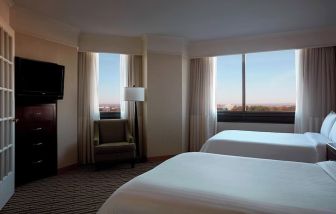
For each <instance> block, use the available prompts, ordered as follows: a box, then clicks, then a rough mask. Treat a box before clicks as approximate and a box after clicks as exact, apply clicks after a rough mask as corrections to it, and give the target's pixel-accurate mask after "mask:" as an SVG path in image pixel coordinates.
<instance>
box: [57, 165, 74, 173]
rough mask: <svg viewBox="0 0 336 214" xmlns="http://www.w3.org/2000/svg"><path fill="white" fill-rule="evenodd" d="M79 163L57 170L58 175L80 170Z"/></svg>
mask: <svg viewBox="0 0 336 214" xmlns="http://www.w3.org/2000/svg"><path fill="white" fill-rule="evenodd" d="M78 166H79V165H78V163H75V164H72V165H69V166H65V167H62V168H59V169H58V170H57V174H58V175H59V174H64V173H66V172H68V171H71V170H74V169H77V168H78Z"/></svg>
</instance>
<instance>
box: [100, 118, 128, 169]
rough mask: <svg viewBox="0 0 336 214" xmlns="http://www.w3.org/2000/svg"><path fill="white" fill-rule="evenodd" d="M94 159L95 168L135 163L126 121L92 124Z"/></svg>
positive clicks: (104, 121) (102, 121)
mask: <svg viewBox="0 0 336 214" xmlns="http://www.w3.org/2000/svg"><path fill="white" fill-rule="evenodd" d="M94 126H95V127H94V130H95V131H94V159H95V163H96V167H98V166H99V164H102V163H109V162H121V161H130V163H131V166H132V168H133V167H134V163H135V144H134V142H133V137H132V136H131V135H130V133H129V130H128V123H127V120H124V119H109V120H98V121H95V124H94Z"/></svg>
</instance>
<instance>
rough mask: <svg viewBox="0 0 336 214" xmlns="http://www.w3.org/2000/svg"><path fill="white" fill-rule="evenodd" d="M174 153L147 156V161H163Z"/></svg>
mask: <svg viewBox="0 0 336 214" xmlns="http://www.w3.org/2000/svg"><path fill="white" fill-rule="evenodd" d="M174 156H175V155H164V156H154V157H148V158H147V161H149V162H155V161H165V160H168V159H169V158H172V157H174Z"/></svg>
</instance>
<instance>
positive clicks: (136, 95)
mask: <svg viewBox="0 0 336 214" xmlns="http://www.w3.org/2000/svg"><path fill="white" fill-rule="evenodd" d="M124 100H125V101H145V88H142V87H125V91H124Z"/></svg>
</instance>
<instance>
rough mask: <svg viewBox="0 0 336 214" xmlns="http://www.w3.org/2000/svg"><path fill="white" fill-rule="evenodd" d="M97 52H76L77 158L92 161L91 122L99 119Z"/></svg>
mask: <svg viewBox="0 0 336 214" xmlns="http://www.w3.org/2000/svg"><path fill="white" fill-rule="evenodd" d="M98 72H99V69H98V54H96V53H84V52H80V53H78V124H77V127H78V159H79V162H80V163H81V164H88V163H93V131H94V130H93V129H94V127H93V123H94V120H98V119H99V106H98V77H99V73H98Z"/></svg>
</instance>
